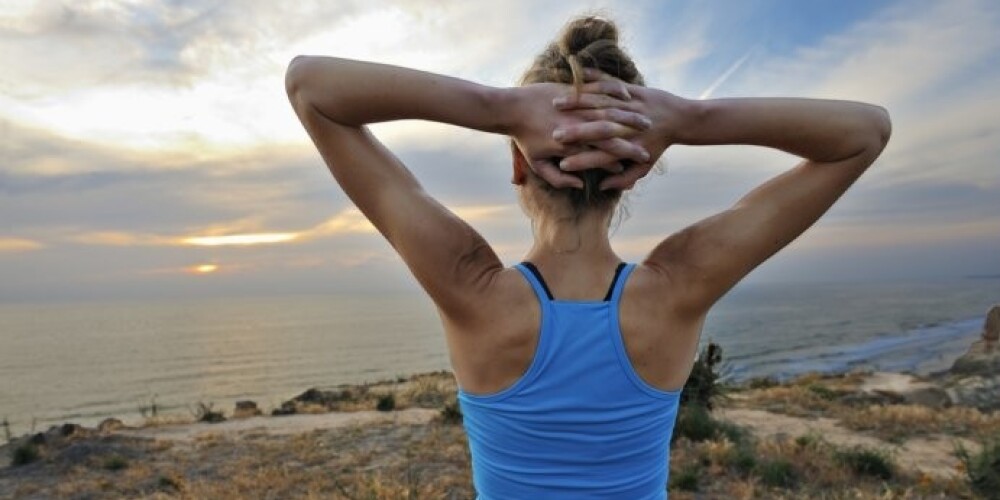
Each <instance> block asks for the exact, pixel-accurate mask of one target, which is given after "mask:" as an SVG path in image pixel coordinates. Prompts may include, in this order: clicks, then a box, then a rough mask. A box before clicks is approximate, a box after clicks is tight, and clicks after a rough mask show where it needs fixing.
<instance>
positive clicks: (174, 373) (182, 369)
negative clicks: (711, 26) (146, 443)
mask: <svg viewBox="0 0 1000 500" xmlns="http://www.w3.org/2000/svg"><path fill="white" fill-rule="evenodd" d="M997 303H1000V279H961V280H954V281H940V282H933V283H825V284H816V283H812V284H805V283H799V284H788V283H782V284H764V283H761V284H748V285H743V284H741V285H740V286H739V287H737V288H736V289H734V290H733V291H731V292H730V293H729V294H728V295H726V296H725V297H724V298H723V299H722V300H721V301H720V302H719V303H718V304H717V305H716V306H715V308H714V309H713V310H712V312H711V313H710V314H709V316H708V319H707V321H706V324H705V328H704V331H703V334H702V342H703V343H705V342H708V341H712V342H715V343H717V344H719V345H720V346H721V347H722V349H723V367H722V371H723V374H724V376H725V377H726V379H727V380H730V381H733V382H739V381H744V380H747V379H750V378H755V377H772V378H776V379H787V378H790V377H794V376H796V375H800V374H803V373H807V372H813V371H818V372H824V373H840V372H846V371H852V370H886V371H899V372H912V373H917V374H930V373H934V372H938V371H941V370H945V369H947V368H948V367H949V366H950V365H951V363H952V362H953V361H954V360H955V359H956V358H957V357H958V356H960V355H961V354H962V353H963V352H965V350H966V349H967V348H968V346H969V344H970V343H971V342H973V341H974V340H975V339H976V338H978V337H979V335H980V334H981V331H982V327H983V323H984V320H985V315H986V312H987V310H988V309H989V307H990V306H991V305H993V304H997ZM448 368H449V360H448V354H447V351H446V348H445V343H444V339H443V336H442V330H441V326H440V324H439V320H438V317H437V313H436V312H435V310H434V308H433V306H432V304H431V303H430V301H429V300H428V299H427V298H426V297H424V296H422V295H420V294H418V293H398V294H388V295H370V296H358V295H353V296H345V295H299V296H282V297H231V298H213V299H204V298H198V299H162V300H135V299H133V300H118V301H81V302H76V303H70V302H59V303H17V304H0V419H5V420H6V421H7V422H8V429H9V431H10V432H11V433H12V434H14V435H19V434H22V433H26V432H35V431H40V430H45V429H47V428H48V427H49V426H51V425H58V424H62V423H66V422H73V423H79V424H82V425H88V426H92V425H96V424H97V423H98V422H100V421H101V420H103V419H104V418H107V417H115V418H119V419H121V420H123V421H124V422H125V423H127V424H136V423H139V422H141V421H142V420H143V419H144V415H149V414H150V411H151V408H152V406H154V405H155V406H156V408H157V412H158V414H159V415H160V416H169V415H179V416H190V414H191V413H193V412H194V411H195V408H196V407H197V406H198V405H199V404H206V405H212V407H213V408H215V409H221V410H225V411H226V412H230V411H232V408H233V405H234V403H235V402H236V401H239V400H253V401H255V402H257V404H258V406H259V407H261V408H262V409H263V410H264V411H265V412H267V411H269V410H270V409H272V408H276V407H278V406H280V404H281V402H283V401H286V400H288V399H290V398H292V397H294V396H296V395H298V394H300V393H301V392H303V391H304V390H306V389H308V388H310V387H320V388H323V387H331V386H335V385H338V384H347V383H360V382H373V381H380V380H387V379H395V378H397V377H401V376H406V375H408V374H413V373H420V372H427V371H435V370H444V369H448Z"/></svg>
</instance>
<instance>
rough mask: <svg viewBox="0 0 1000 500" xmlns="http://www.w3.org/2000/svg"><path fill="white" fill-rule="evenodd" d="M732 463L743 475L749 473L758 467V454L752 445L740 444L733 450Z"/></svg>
mask: <svg viewBox="0 0 1000 500" xmlns="http://www.w3.org/2000/svg"><path fill="white" fill-rule="evenodd" d="M730 464H731V465H732V466H733V468H734V469H736V471H737V472H739V473H740V474H742V475H746V474H749V473H751V472H753V470H754V469H755V468H756V467H757V454H756V450H755V449H754V447H753V446H752V445H747V444H738V445H736V448H735V449H734V450H733V456H732V459H731V462H730Z"/></svg>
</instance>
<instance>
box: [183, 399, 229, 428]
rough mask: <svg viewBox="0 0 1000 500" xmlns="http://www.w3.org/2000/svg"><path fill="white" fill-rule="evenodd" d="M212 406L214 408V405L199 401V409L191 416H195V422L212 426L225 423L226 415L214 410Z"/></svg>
mask: <svg viewBox="0 0 1000 500" xmlns="http://www.w3.org/2000/svg"><path fill="white" fill-rule="evenodd" d="M212 406H214V405H213V404H212V403H208V404H205V403H202V402H200V401H199V402H198V407H197V408H195V409H194V410H193V411H192V412H191V414H192V415H194V418H195V420H197V421H199V422H208V423H212V424H214V423H218V422H225V420H226V417H225V415H223V414H222V412H221V411H215V410H213V409H212Z"/></svg>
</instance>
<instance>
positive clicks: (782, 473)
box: [756, 458, 799, 488]
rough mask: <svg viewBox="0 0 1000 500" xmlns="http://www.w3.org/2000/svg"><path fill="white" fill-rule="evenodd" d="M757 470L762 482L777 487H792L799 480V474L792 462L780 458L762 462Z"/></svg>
mask: <svg viewBox="0 0 1000 500" xmlns="http://www.w3.org/2000/svg"><path fill="white" fill-rule="evenodd" d="M756 471H757V475H758V476H759V477H760V481H761V482H762V483H764V484H765V485H767V486H772V487H775V488H791V487H792V486H795V483H797V482H798V481H799V474H798V472H797V471H796V470H795V467H794V466H792V463H791V462H789V461H788V460H784V459H780V458H779V459H776V460H768V461H766V462H761V463H760V464H758V465H757V468H756Z"/></svg>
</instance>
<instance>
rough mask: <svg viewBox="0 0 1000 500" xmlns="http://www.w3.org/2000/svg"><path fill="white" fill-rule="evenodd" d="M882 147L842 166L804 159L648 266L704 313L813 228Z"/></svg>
mask: <svg viewBox="0 0 1000 500" xmlns="http://www.w3.org/2000/svg"><path fill="white" fill-rule="evenodd" d="M883 146H884V142H883V143H873V144H872V145H871V146H870V147H868V148H865V149H864V150H863V151H861V152H860V153H858V154H857V155H855V156H852V157H850V158H846V159H844V160H840V161H836V162H826V163H824V162H813V161H808V160H806V161H803V162H802V163H800V164H799V165H798V166H796V167H794V168H792V169H790V170H788V171H786V172H784V173H782V174H780V175H778V176H776V177H774V178H772V179H770V180H768V181H767V182H765V183H763V184H761V185H760V186H758V187H757V188H755V189H753V190H752V191H751V192H749V193H748V194H747V195H745V196H744V197H743V198H742V199H740V200H739V201H738V202H737V203H736V204H735V205H733V206H732V207H731V208H729V209H728V210H725V211H723V212H721V213H718V214H716V215H713V216H711V217H708V218H706V219H703V220H701V221H699V222H697V223H695V224H693V225H691V226H689V227H687V228H685V229H683V230H682V231H679V232H678V233H675V234H673V235H671V236H670V237H668V238H667V239H666V240H664V241H663V242H662V243H660V244H659V245H658V246H657V247H656V248H655V249H654V250H653V252H652V253H651V254H650V255H649V256H648V257H647V263H648V264H651V265H652V266H653V267H654V268H658V269H662V270H664V271H666V272H667V273H668V274H669V276H670V279H671V280H672V281H674V282H675V283H678V284H680V286H679V287H678V289H680V290H682V293H684V295H685V299H684V300H683V301H682V302H683V303H684V304H685V307H687V308H689V309H690V310H691V312H692V313H697V314H701V313H703V312H704V311H707V310H708V308H710V307H711V306H712V304H714V303H715V302H716V301H717V300H718V299H719V298H721V297H722V296H723V295H725V293H726V292H728V291H729V290H730V289H731V288H732V287H733V286H734V285H736V283H738V282H739V281H740V280H742V279H743V278H744V277H745V276H746V275H747V274H749V273H750V272H751V271H752V270H753V269H754V268H756V267H757V266H759V265H760V264H762V263H763V262H764V261H766V260H767V259H768V258H770V257H771V256H772V255H774V254H775V253H776V252H778V251H779V250H781V249H782V248H784V247H785V246H786V245H788V244H789V243H791V242H792V241H793V240H795V238H797V237H798V236H799V235H800V234H802V233H803V232H804V231H805V230H806V229H808V228H809V227H810V226H812V225H813V224H814V223H815V222H816V221H817V220H818V219H819V218H820V216H822V215H823V214H824V213H826V211H827V210H829V208H830V207H831V206H832V205H833V204H834V202H836V201H837V200H838V199H839V198H840V197H841V196H842V195H843V194H844V192H845V191H847V189H848V188H849V187H850V186H851V184H853V183H854V181H855V180H857V179H858V177H859V176H860V175H861V174H862V173H863V172H864V171H865V169H866V168H867V167H868V166H869V165H871V163H872V162H873V161H874V160H875V158H876V157H877V156H878V154H879V152H881V150H882V147H883Z"/></svg>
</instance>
